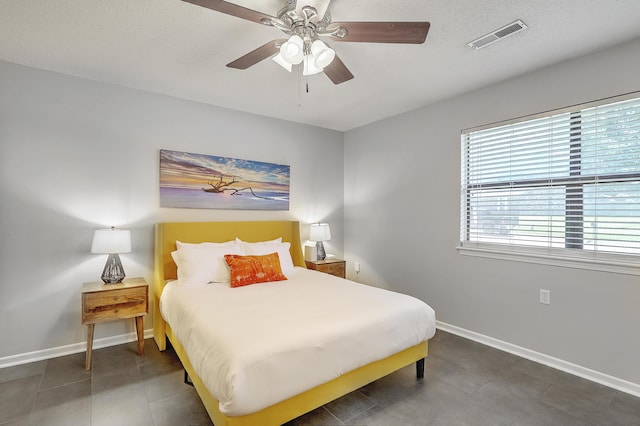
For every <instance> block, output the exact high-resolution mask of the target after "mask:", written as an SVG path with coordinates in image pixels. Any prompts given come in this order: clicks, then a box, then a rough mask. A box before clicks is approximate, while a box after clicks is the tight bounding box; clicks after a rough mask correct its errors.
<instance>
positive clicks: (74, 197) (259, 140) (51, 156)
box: [0, 62, 343, 358]
mask: <svg viewBox="0 0 640 426" xmlns="http://www.w3.org/2000/svg"><path fill="white" fill-rule="evenodd" d="M0 94H1V95H0V271H2V277H1V278H0V318H1V320H0V342H2V344H0V358H3V357H5V358H6V357H10V356H13V355H17V354H25V353H27V352H31V351H41V350H44V349H49V348H57V347H60V346H64V345H71V344H77V343H80V342H83V341H85V340H86V337H85V336H86V331H85V327H84V326H82V325H81V324H80V288H81V286H82V283H83V282H86V281H95V280H99V277H100V273H101V272H102V268H103V267H104V263H105V261H106V255H92V254H90V253H89V249H90V246H91V240H92V237H93V231H94V229H96V228H101V227H105V226H111V225H115V226H118V227H122V228H129V229H131V231H132V240H133V241H132V244H133V253H130V254H125V255H121V258H122V263H123V265H124V268H125V272H126V273H127V275H128V276H130V277H134V276H143V277H146V278H147V280H148V281H151V278H152V267H153V262H152V244H153V231H152V229H153V224H154V223H156V222H159V221H199V220H204V221H206V220H213V221H217V220H223V221H224V220H280V219H295V220H300V221H301V222H302V223H303V224H305V225H306V224H308V223H311V222H316V221H319V220H323V221H327V222H329V223H330V224H331V231H332V236H333V239H332V240H331V241H330V242H328V243H327V249H328V251H329V252H332V253H336V254H338V255H342V248H343V244H342V241H343V237H342V219H343V211H342V206H343V134H342V133H340V132H335V131H330V130H325V129H321V128H315V127H309V126H304V125H299V124H295V123H291V122H285V121H279V120H273V119H268V118H264V117H260V116H256V115H250V114H245V113H239V112H235V111H230V110H226V109H222V108H216V107H212V106H208V105H204V104H198V103H194V102H188V101H183V100H178V99H174V98H170V97H166V96H160V95H154V94H150V93H145V92H141V91H135V90H130V89H127V88H123V87H118V86H112V85H108V84H102V83H97V82H93V81H88V80H82V79H78V78H74V77H70V76H65V75H61V74H56V73H51V72H46V71H41V70H37V69H33V68H28V67H22V66H18V65H14V64H10V63H6V62H0ZM161 148H165V149H173V150H181V151H188V152H195V153H201V154H212V155H219V156H227V157H234V158H243V159H249V160H257V161H265V162H273V163H279V164H289V165H290V166H291V203H290V210H289V211H281V212H268V211H266V212H265V211H227V210H189V209H167V208H159V195H158V161H159V149H161ZM306 232H307V227H306V226H303V229H302V236H303V238H305V237H306V235H307V234H306ZM151 324H152V323H151V321H150V317H147V319H146V324H145V325H146V327H147V328H150V327H151ZM131 331H133V326H132V324H130V323H129V322H123V321H118V322H113V323H108V324H100V325H98V326H97V327H96V339H100V338H104V337H112V336H118V335H121V334H123V333H128V332H131Z"/></svg>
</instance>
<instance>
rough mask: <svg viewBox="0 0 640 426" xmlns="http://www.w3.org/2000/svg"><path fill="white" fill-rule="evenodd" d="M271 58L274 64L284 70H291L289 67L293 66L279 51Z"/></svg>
mask: <svg viewBox="0 0 640 426" xmlns="http://www.w3.org/2000/svg"><path fill="white" fill-rule="evenodd" d="M272 59H273V61H274V62H275V63H276V64H278V65H280V66H281V67H282V68H284V69H285V70H287V71H289V72H291V69H292V68H293V66H292V65H291V64H290V63H289V62H287V61H285V60H284V58H283V57H282V54H281V53H278V54H277V55H276V56H274V57H273V58H272Z"/></svg>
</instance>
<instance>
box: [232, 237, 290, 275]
mask: <svg viewBox="0 0 640 426" xmlns="http://www.w3.org/2000/svg"><path fill="white" fill-rule="evenodd" d="M240 247H241V248H242V254H245V255H263V254H271V253H278V257H279V258H280V268H281V269H282V273H284V274H288V273H291V272H293V270H294V267H293V260H292V259H291V252H290V251H289V247H291V244H290V243H270V242H262V243H246V242H241V243H240Z"/></svg>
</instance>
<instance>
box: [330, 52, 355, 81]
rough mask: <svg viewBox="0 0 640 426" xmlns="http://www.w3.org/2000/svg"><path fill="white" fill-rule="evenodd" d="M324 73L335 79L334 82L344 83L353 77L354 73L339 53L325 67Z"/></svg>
mask: <svg viewBox="0 0 640 426" xmlns="http://www.w3.org/2000/svg"><path fill="white" fill-rule="evenodd" d="M324 73H325V74H326V75H327V77H329V78H330V79H331V81H333V84H340V83H344V82H345V81H349V80H351V79H352V78H353V74H351V71H349V68H347V66H346V65H345V64H344V62H342V60H340V58H338V55H336V56H335V58H333V61H331V63H330V64H329V65H327V66H326V67H325V68H324Z"/></svg>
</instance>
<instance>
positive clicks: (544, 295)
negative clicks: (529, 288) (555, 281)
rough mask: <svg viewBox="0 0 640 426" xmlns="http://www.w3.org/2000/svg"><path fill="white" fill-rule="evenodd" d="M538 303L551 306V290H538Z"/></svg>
mask: <svg viewBox="0 0 640 426" xmlns="http://www.w3.org/2000/svg"><path fill="white" fill-rule="evenodd" d="M540 303H542V304H543V305H550V304H551V290H543V289H540Z"/></svg>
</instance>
